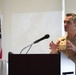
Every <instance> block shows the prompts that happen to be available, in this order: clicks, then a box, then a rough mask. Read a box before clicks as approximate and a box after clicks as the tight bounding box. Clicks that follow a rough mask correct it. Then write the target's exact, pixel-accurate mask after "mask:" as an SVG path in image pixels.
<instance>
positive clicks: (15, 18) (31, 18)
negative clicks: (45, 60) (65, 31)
mask: <svg viewBox="0 0 76 75" xmlns="http://www.w3.org/2000/svg"><path fill="white" fill-rule="evenodd" d="M1 9H2V10H1V12H2V15H3V22H2V39H3V40H2V46H3V59H7V58H8V52H9V51H11V52H13V53H19V52H20V51H21V49H22V48H23V47H25V46H27V45H29V44H30V43H32V42H33V41H34V40H36V39H38V38H40V37H42V36H44V35H45V34H50V36H51V37H50V38H49V39H48V40H46V41H43V42H40V43H38V44H36V45H34V46H33V47H32V49H31V50H30V51H31V52H30V53H49V51H50V50H49V42H50V41H51V40H54V41H56V39H57V38H58V37H60V36H61V35H62V34H61V32H62V29H61V28H62V25H61V19H62V17H61V15H62V12H61V11H62V6H61V0H54V1H52V0H32V1H31V0H1ZM26 15H27V16H26ZM25 20H26V21H25ZM35 21H36V22H35ZM55 27H56V28H55ZM58 27H60V29H59V28H58ZM27 28H28V30H26V29H27ZM33 28H34V29H33ZM20 29H21V30H20ZM29 29H30V31H29ZM25 51H27V50H25ZM24 53H26V52H24Z"/></svg>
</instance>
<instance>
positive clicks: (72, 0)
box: [65, 0, 76, 13]
mask: <svg viewBox="0 0 76 75" xmlns="http://www.w3.org/2000/svg"><path fill="white" fill-rule="evenodd" d="M65 8H66V9H65V12H66V13H68V12H73V13H76V0H65Z"/></svg>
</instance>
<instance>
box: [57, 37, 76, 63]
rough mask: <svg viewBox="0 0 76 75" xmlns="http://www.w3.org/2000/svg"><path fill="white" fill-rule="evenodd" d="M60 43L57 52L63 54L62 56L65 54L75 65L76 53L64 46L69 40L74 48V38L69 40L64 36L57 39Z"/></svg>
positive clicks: (75, 41) (75, 44)
mask: <svg viewBox="0 0 76 75" xmlns="http://www.w3.org/2000/svg"><path fill="white" fill-rule="evenodd" d="M59 40H60V41H61V42H60V43H61V44H60V46H61V48H63V49H61V48H58V50H59V51H61V52H63V53H64V54H66V55H67V56H68V57H69V58H70V59H71V60H72V61H74V62H75V63H76V53H75V52H74V51H72V50H70V49H67V46H66V40H70V41H71V43H72V44H73V45H74V46H76V36H75V37H73V38H72V39H70V38H69V37H67V36H65V37H62V38H60V39H59Z"/></svg>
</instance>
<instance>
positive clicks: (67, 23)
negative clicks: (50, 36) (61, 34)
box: [64, 16, 75, 32]
mask: <svg viewBox="0 0 76 75" xmlns="http://www.w3.org/2000/svg"><path fill="white" fill-rule="evenodd" d="M64 28H65V31H66V32H70V31H72V30H74V28H75V23H74V21H73V18H72V16H68V17H65V19H64Z"/></svg>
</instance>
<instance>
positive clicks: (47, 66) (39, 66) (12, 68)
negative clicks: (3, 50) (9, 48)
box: [8, 54, 60, 75]
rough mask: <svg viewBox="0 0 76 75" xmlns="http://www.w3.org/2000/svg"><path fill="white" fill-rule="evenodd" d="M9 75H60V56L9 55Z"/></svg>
mask: <svg viewBox="0 0 76 75" xmlns="http://www.w3.org/2000/svg"><path fill="white" fill-rule="evenodd" d="M8 60H9V64H8V74H9V75H60V54H9V55H8Z"/></svg>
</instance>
